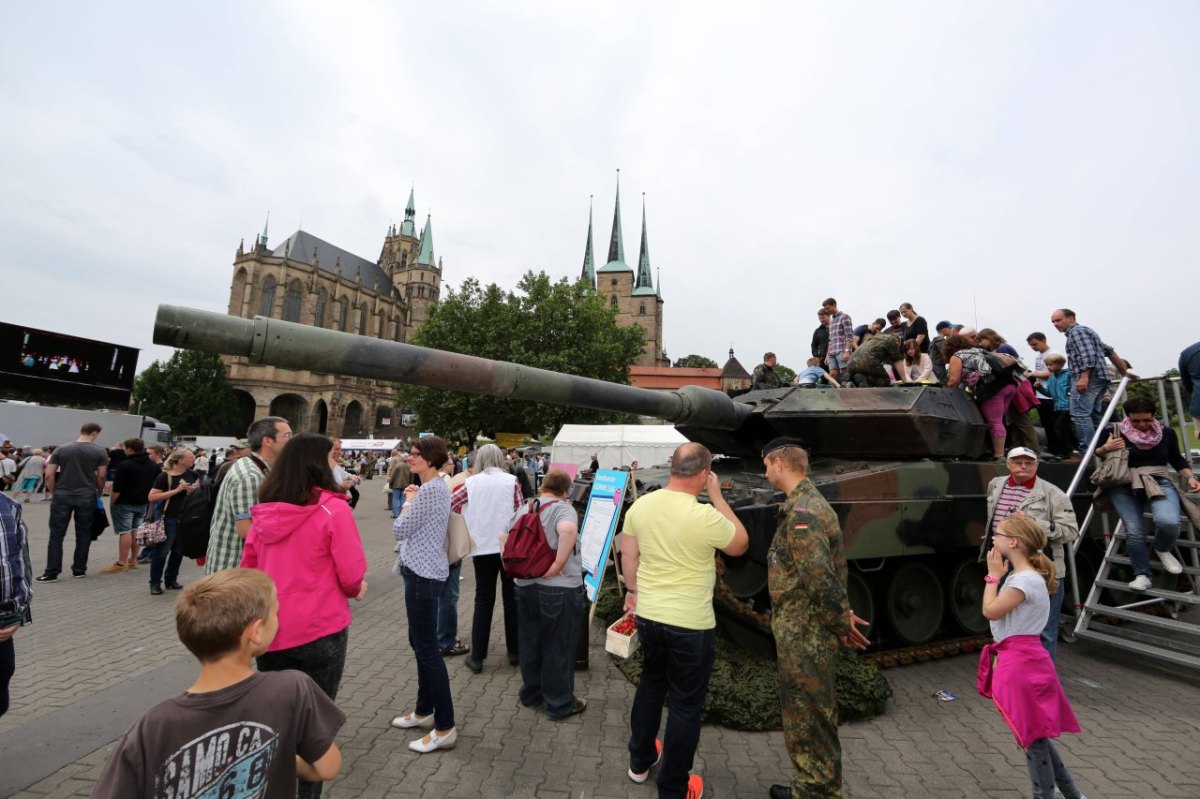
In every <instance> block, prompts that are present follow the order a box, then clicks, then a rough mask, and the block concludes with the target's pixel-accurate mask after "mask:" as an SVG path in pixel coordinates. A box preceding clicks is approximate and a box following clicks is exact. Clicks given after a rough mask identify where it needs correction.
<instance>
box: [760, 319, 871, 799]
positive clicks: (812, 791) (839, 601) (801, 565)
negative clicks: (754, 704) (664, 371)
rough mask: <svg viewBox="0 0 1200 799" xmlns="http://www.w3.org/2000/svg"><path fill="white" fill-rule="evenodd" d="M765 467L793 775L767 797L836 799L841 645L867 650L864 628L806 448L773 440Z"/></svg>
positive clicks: (782, 699)
mask: <svg viewBox="0 0 1200 799" xmlns="http://www.w3.org/2000/svg"><path fill="white" fill-rule="evenodd" d="M882 338H886V339H892V338H893V337H892V336H883V337H882ZM763 465H764V466H765V467H766V470H767V479H768V480H769V481H770V483H771V485H772V487H774V488H776V489H778V490H780V491H785V492H787V494H788V498H787V501H786V502H784V504H783V505H782V506H781V507H780V511H779V527H778V528H777V529H776V530H775V538H774V540H773V541H772V543H771V550H770V552H769V553H768V556H767V560H768V579H769V586H770V591H771V608H772V617H771V628H772V631H773V632H774V634H775V643H776V646H777V648H778V652H779V704H780V710H781V713H782V716H783V735H784V740H785V741H786V743H787V748H788V754H789V755H790V756H791V760H792V766H793V774H792V784H791V787H790V788H789V787H788V786H784V785H772V786H771V793H770V795H771V799H786V798H787V797H795V799H810V797H811V798H813V799H815V798H816V797H840V796H841V795H842V749H841V743H840V741H839V740H838V729H837V727H838V714H837V693H836V665H837V658H838V642H839V640H840V641H841V643H842V644H845V645H846V646H851V647H855V648H858V649H862V648H864V647H866V645H867V643H868V642H867V639H866V637H865V636H863V634H862V632H861V631H859V630H858V629H857V627H856V626H855V625H856V624H865V622H864V621H863V620H862V619H859V618H858V617H856V616H855V615H854V613H853V611H851V610H850V602H849V599H848V597H847V593H846V553H845V550H844V549H843V547H842V530H841V526H840V525H839V524H838V519H837V514H836V513H834V510H833V508H831V507H830V506H829V503H828V502H826V501H825V498H824V497H822V496H821V494H820V492H818V491H817V489H816V487H815V486H814V485H813V484H812V481H810V480H809V479H808V453H807V452H805V450H804V448H803V443H802V442H801V441H800V440H799V439H794V438H777V439H775V440H774V441H772V442H771V443H769V444H767V446H766V447H765V448H764V449H763Z"/></svg>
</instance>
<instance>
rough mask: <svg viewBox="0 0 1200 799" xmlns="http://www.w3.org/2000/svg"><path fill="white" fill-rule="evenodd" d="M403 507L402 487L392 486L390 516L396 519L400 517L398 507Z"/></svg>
mask: <svg viewBox="0 0 1200 799" xmlns="http://www.w3.org/2000/svg"><path fill="white" fill-rule="evenodd" d="M403 507H404V489H403V488H393V489H392V518H393V519H398V518H399V517H400V509H401V508H403Z"/></svg>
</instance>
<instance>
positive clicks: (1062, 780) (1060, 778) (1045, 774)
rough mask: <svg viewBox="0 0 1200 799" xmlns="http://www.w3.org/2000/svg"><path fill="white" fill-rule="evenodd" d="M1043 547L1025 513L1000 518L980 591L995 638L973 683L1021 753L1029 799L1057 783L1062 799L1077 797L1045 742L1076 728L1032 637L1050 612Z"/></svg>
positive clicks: (1051, 579)
mask: <svg viewBox="0 0 1200 799" xmlns="http://www.w3.org/2000/svg"><path fill="white" fill-rule="evenodd" d="M1045 547H1046V534H1045V533H1044V532H1043V531H1042V528H1041V527H1039V526H1038V524H1037V522H1035V521H1034V520H1033V519H1032V518H1031V517H1029V516H1027V515H1025V514H1023V513H1022V514H1016V515H1013V516H1010V517H1008V518H1007V519H1005V520H1004V521H1003V522H1001V523H1000V525H999V531H998V532H997V533H996V534H995V543H994V545H993V546H992V548H991V549H990V550H989V551H988V555H987V566H988V574H987V577H985V578H984V580H985V581H986V583H987V585H985V586H984V591H983V615H984V616H985V617H986V618H987V619H988V620H989V621H990V622H991V626H992V638H993V639H994V643H991V644H988V645H987V646H986V647H984V649H983V652H982V654H981V655H980V657H979V674H978V688H979V693H981V694H983V695H984V696H986V697H989V698H990V699H991V700H992V701H993V702H994V703H995V705H996V709H997V710H999V711H1000V715H1001V716H1003V717H1004V721H1005V722H1007V724H1008V726H1009V729H1011V730H1012V733H1013V735H1014V736H1016V739H1017V744H1018V745H1020V746H1021V747H1022V748H1023V749H1024V750H1025V761H1026V765H1027V766H1028V768H1029V779H1030V780H1031V781H1032V782H1033V796H1034V799H1054V796H1055V792H1054V789H1055V786H1056V785H1057V787H1058V790H1059V791H1061V792H1062V795H1063V796H1064V797H1066V799H1084V797H1083V794H1081V793H1080V792H1079V788H1077V787H1076V786H1075V780H1074V779H1072V778H1071V772H1070V771H1068V770H1067V767H1066V766H1065V765H1064V764H1063V762H1062V758H1060V757H1059V756H1058V750H1057V749H1055V748H1054V744H1053V743H1051V742H1050V739H1051V738H1057V737H1058V736H1059V735H1061V734H1062V733H1064V732H1079V722H1078V721H1076V720H1075V714H1074V712H1072V710H1071V705H1070V703H1069V702H1067V696H1066V694H1065V693H1063V689H1062V685H1061V684H1060V683H1059V681H1058V674H1057V673H1056V672H1055V671H1054V661H1052V660H1051V659H1050V655H1049V654H1047V653H1046V649H1045V648H1044V647H1043V646H1042V642H1041V640H1040V637H1039V636H1040V635H1041V632H1042V628H1044V627H1045V626H1046V619H1047V618H1048V617H1049V615H1050V594H1052V593H1054V591H1056V590H1057V589H1058V580H1057V578H1055V576H1054V564H1053V563H1052V562H1051V561H1050V559H1049V558H1047V557H1046V556H1045V555H1044V554H1042V550H1043V549H1045ZM1005 575H1007V577H1006V578H1005ZM1001 578H1005V579H1004V587H1003V589H1001V588H1000V580H1001Z"/></svg>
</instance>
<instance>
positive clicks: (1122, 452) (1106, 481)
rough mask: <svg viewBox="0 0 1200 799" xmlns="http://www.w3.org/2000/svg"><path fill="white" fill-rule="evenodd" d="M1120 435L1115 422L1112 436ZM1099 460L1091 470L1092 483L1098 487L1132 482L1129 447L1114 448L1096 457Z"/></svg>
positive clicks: (1110, 486)
mask: <svg viewBox="0 0 1200 799" xmlns="http://www.w3.org/2000/svg"><path fill="white" fill-rule="evenodd" d="M1119 435H1121V429H1120V427H1119V426H1118V425H1117V424H1115V423H1114V424H1113V426H1112V438H1110V439H1109V440H1110V441H1111V440H1113V439H1115V438H1116V437H1117V436H1119ZM1097 460H1098V461H1099V462H1098V463H1097V464H1096V468H1095V469H1093V470H1092V476H1091V478H1090V479H1091V481H1092V485H1094V486H1096V488H1099V489H1108V488H1120V487H1121V486H1128V485H1129V484H1130V483H1132V482H1133V475H1132V473H1131V472H1130V471H1129V447H1122V448H1121V449H1115V450H1113V451H1112V452H1106V453H1104V455H1103V456H1100V457H1098V458H1097Z"/></svg>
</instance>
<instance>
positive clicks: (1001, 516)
mask: <svg viewBox="0 0 1200 799" xmlns="http://www.w3.org/2000/svg"><path fill="white" fill-rule="evenodd" d="M1035 480H1036V478H1035ZM1034 482H1035V481H1034V480H1030V481H1029V482H1028V483H1014V482H1013V479H1012V478H1011V477H1010V478H1008V480H1006V481H1005V482H1004V488H1002V489H1000V496H999V497H997V498H996V513H995V515H993V516H992V534H993V535H995V533H996V530H997V529H999V527H1000V522H1002V521H1004V520H1005V519H1007V518H1008V517H1009V516H1012V515H1013V513H1014V512H1015V511H1016V509H1017V508H1019V507H1020V506H1021V503H1022V502H1024V501H1025V498H1026V497H1028V496H1029V492H1030V491H1032V490H1033V484H1034Z"/></svg>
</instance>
